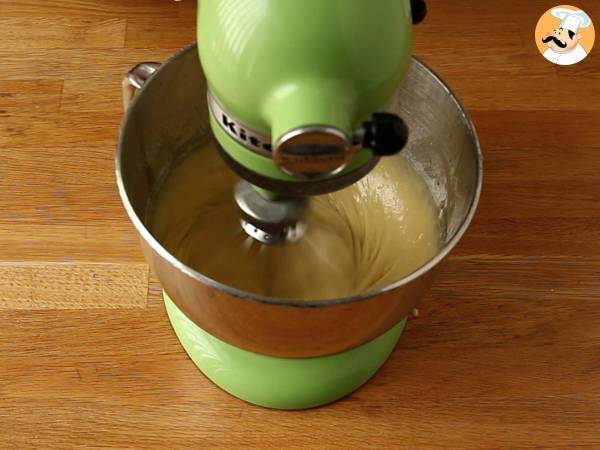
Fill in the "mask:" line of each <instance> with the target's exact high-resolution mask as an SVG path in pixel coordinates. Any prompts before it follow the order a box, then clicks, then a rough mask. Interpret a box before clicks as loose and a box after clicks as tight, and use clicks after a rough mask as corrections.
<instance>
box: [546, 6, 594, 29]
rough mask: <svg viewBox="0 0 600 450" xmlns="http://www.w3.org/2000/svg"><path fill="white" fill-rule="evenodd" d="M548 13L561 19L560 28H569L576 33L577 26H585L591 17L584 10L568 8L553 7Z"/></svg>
mask: <svg viewBox="0 0 600 450" xmlns="http://www.w3.org/2000/svg"><path fill="white" fill-rule="evenodd" d="M550 13H551V14H552V15H553V16H554V17H556V18H558V19H560V20H561V23H560V28H563V29H565V30H571V31H572V32H573V33H577V31H578V30H579V28H587V27H589V26H590V24H591V23H592V19H590V16H588V15H587V14H586V13H585V12H584V11H582V10H580V9H577V10H573V9H569V8H553V9H552V10H551V11H550Z"/></svg>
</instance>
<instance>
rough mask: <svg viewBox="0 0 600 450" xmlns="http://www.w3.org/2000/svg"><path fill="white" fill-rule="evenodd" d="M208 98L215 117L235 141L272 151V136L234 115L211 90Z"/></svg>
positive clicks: (262, 151) (252, 148)
mask: <svg viewBox="0 0 600 450" xmlns="http://www.w3.org/2000/svg"><path fill="white" fill-rule="evenodd" d="M208 100H209V102H208V104H209V106H210V110H211V112H212V114H213V115H214V117H215V119H216V120H217V121H218V122H219V125H221V128H222V129H223V130H224V131H225V132H226V133H227V134H228V135H229V136H231V137H232V138H233V139H234V140H235V141H237V142H238V143H240V144H242V145H243V146H244V147H246V148H248V149H250V150H253V151H258V152H260V153H265V152H269V153H270V152H271V150H272V147H271V137H270V136H268V135H266V134H263V133H260V132H257V131H256V130H252V128H250V127H248V126H246V125H244V124H243V123H242V122H240V121H239V120H237V119H235V118H234V117H232V116H231V115H230V114H229V113H227V112H226V111H225V110H224V109H223V108H222V107H221V105H220V104H219V102H217V100H216V99H215V98H214V96H213V95H212V94H211V93H210V92H209V93H208Z"/></svg>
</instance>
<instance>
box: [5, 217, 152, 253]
mask: <svg viewBox="0 0 600 450" xmlns="http://www.w3.org/2000/svg"><path fill="white" fill-rule="evenodd" d="M33 222H35V218H33V219H25V220H24V221H22V222H12V223H7V221H6V220H4V221H3V223H0V260H4V261H39V260H42V261H48V262H72V263H75V262H84V263H85V262H115V261H118V262H133V263H141V262H144V257H143V255H142V250H141V247H140V243H139V239H138V235H137V232H136V231H135V228H134V226H133V224H131V223H129V221H128V220H127V219H126V218H125V217H122V218H117V217H113V218H112V221H111V223H110V226H108V225H107V224H106V223H94V222H92V221H89V220H88V221H87V222H88V223H87V224H81V225H51V224H47V223H45V224H35V223H33Z"/></svg>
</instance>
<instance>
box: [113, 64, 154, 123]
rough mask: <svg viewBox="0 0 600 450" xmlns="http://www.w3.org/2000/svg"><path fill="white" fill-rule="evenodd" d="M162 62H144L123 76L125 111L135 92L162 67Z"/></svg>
mask: <svg viewBox="0 0 600 450" xmlns="http://www.w3.org/2000/svg"><path fill="white" fill-rule="evenodd" d="M160 65H161V64H160V63H157V62H143V63H139V64H138V65H136V66H135V67H134V68H133V69H131V70H130V71H129V72H127V75H125V78H123V83H122V86H123V111H127V108H129V105H130V103H131V101H132V100H133V97H134V96H135V93H136V92H137V90H138V89H140V88H141V87H142V86H143V85H144V83H145V82H146V81H147V80H148V78H150V77H151V76H152V75H153V74H154V72H156V71H157V70H158V69H159V68H160Z"/></svg>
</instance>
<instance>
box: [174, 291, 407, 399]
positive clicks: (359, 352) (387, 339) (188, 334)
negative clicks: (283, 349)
mask: <svg viewBox="0 0 600 450" xmlns="http://www.w3.org/2000/svg"><path fill="white" fill-rule="evenodd" d="M163 297H164V301H165V306H166V309H167V314H168V316H169V320H170V321H171V325H172V326H173V329H174V330H175V333H176V334H177V337H178V338H179V340H180V342H181V344H182V345H183V348H184V349H185V351H186V352H187V353H188V355H189V356H190V358H191V359H192V361H193V362H194V363H195V364H196V366H198V368H199V369H200V370H201V371H202V372H203V373H204V374H205V375H206V376H207V377H208V378H209V379H210V380H211V381H213V382H214V383H215V384H216V385H217V386H219V387H220V388H221V389H223V390H224V391H226V392H228V393H230V394H232V395H234V396H236V397H238V398H240V399H242V400H245V401H247V402H250V403H254V404H256V405H259V406H264V407H267V408H276V409H304V408H312V407H315V406H321V405H325V404H327V403H331V402H333V401H335V400H338V399H340V398H342V397H344V396H346V395H348V394H350V393H351V392H353V391H355V390H356V389H358V388H359V387H360V386H362V385H363V384H364V383H365V382H366V381H367V380H369V378H371V377H372V376H373V375H374V374H375V373H376V372H377V370H379V368H380V367H381V366H382V365H383V363H385V361H386V360H387V358H388V357H389V355H390V353H391V352H392V350H393V349H394V347H395V346H396V343H397V342H398V339H399V338H400V335H401V334H402V330H403V329H404V325H405V323H406V319H404V320H402V321H401V322H400V323H398V324H397V325H396V326H394V327H393V328H391V329H390V330H389V331H387V332H386V333H384V334H382V335H381V336H379V337H377V338H375V339H373V340H372V341H370V342H367V343H366V344H363V345H361V346H359V347H356V348H353V349H351V350H347V351H345V352H341V353H337V354H334V355H327V356H320V357H315V358H279V357H273V356H267V355H261V354H258V353H253V352H249V351H247V350H242V349H240V348H238V347H234V346H232V345H230V344H228V343H226V342H223V341H221V340H220V339H217V338H216V337H214V336H212V335H210V334H209V333H207V332H206V331H204V330H202V329H201V328H200V327H198V326H197V325H196V324H195V323H193V322H192V321H191V320H190V319H189V318H188V317H187V316H186V315H185V314H184V313H183V312H182V311H181V310H179V308H177V306H176V305H175V304H174V303H173V302H172V300H171V299H170V298H169V297H168V296H167V294H166V293H163Z"/></svg>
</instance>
